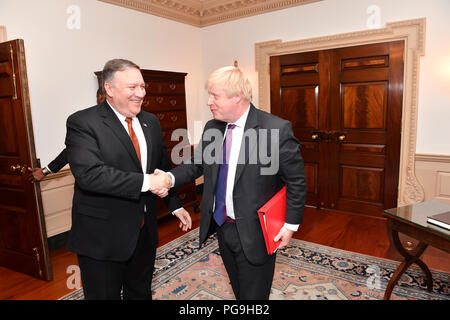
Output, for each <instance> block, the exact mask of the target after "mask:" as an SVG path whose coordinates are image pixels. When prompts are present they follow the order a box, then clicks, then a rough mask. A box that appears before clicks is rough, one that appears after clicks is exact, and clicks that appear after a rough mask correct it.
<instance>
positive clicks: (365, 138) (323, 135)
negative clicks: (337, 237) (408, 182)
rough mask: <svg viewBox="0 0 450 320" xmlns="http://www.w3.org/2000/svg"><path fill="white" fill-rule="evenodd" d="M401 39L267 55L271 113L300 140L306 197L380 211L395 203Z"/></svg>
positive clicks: (367, 211)
mask: <svg viewBox="0 0 450 320" xmlns="http://www.w3.org/2000/svg"><path fill="white" fill-rule="evenodd" d="M403 50H404V44H403V42H402V41H397V42H390V43H381V44H372V45H364V46H356V47H348V48H339V49H333V50H322V51H316V52H308V53H299V54H290V55H284V56H276V57H272V58H271V107H272V113H274V114H276V115H278V116H280V117H282V118H285V119H289V120H290V121H291V122H292V125H293V128H294V134H295V135H296V137H297V138H298V139H299V140H300V142H301V145H302V156H303V157H304V161H305V170H306V175H307V184H308V195H307V204H308V205H312V206H316V207H324V208H330V209H336V210H342V211H348V212H357V213H364V214H369V215H380V214H381V212H382V209H384V208H389V207H395V206H396V203H397V194H398V192H397V188H398V178H399V161H400V134H401V114H402V97H403Z"/></svg>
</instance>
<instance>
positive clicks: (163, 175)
mask: <svg viewBox="0 0 450 320" xmlns="http://www.w3.org/2000/svg"><path fill="white" fill-rule="evenodd" d="M170 188H172V177H171V176H170V175H169V174H168V173H167V172H164V171H162V170H159V169H156V170H155V172H153V173H152V174H150V191H151V192H153V193H154V194H156V195H158V196H159V197H161V198H164V197H165V196H167V194H168V193H169V189H170Z"/></svg>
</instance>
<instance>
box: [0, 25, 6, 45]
mask: <svg viewBox="0 0 450 320" xmlns="http://www.w3.org/2000/svg"><path fill="white" fill-rule="evenodd" d="M6 40H7V38H6V27H5V26H0V42H5V41H6Z"/></svg>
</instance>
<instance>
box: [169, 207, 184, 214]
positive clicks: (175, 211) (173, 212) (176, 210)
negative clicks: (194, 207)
mask: <svg viewBox="0 0 450 320" xmlns="http://www.w3.org/2000/svg"><path fill="white" fill-rule="evenodd" d="M181 209H184V208H183V207H181V208H178V209H175V210H173V211H172V214H173V215H175V213H177V212H178V211H180V210H181Z"/></svg>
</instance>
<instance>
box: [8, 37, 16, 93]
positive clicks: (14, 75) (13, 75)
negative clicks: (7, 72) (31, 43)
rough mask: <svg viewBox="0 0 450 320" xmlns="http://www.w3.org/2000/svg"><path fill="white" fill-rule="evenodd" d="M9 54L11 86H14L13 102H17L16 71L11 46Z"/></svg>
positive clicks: (10, 46)
mask: <svg viewBox="0 0 450 320" xmlns="http://www.w3.org/2000/svg"><path fill="white" fill-rule="evenodd" d="M9 52H10V53H11V66H12V78H13V84H14V97H13V100H17V86H16V71H15V69H14V51H13V48H12V45H9Z"/></svg>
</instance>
